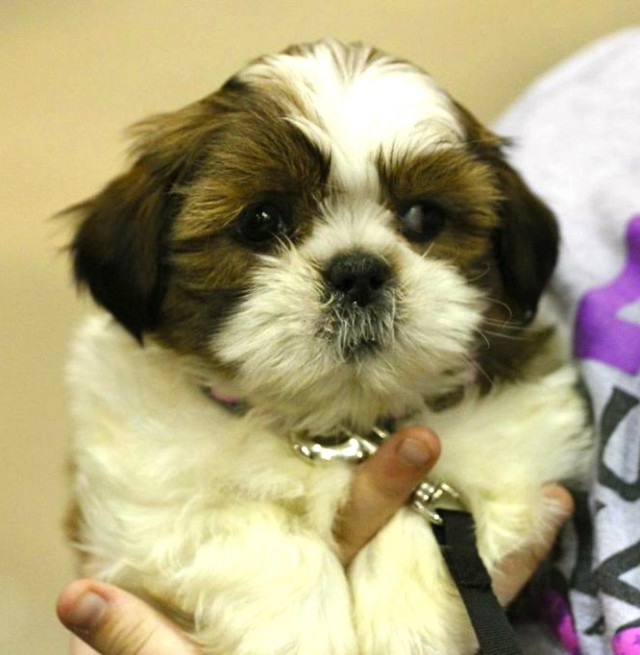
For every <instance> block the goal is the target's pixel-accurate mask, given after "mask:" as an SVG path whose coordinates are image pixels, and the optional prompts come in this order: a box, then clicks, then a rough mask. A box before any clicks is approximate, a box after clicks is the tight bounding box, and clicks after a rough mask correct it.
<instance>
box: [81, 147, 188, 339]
mask: <svg viewBox="0 0 640 655" xmlns="http://www.w3.org/2000/svg"><path fill="white" fill-rule="evenodd" d="M176 205H177V203H176V202H175V199H174V197H172V196H171V189H170V184H168V183H167V182H166V181H163V180H161V179H159V178H158V176H157V175H156V174H154V173H153V172H152V171H151V170H150V168H149V166H148V165H147V163H146V162H145V161H144V160H140V161H139V162H137V163H136V164H135V165H134V166H133V167H132V168H131V170H130V171H129V172H128V173H125V174H124V175H122V176H120V177H118V178H116V179H115V180H114V181H113V182H111V183H110V184H109V185H108V186H107V187H106V188H105V189H104V191H102V193H100V194H99V195H97V196H96V197H95V198H92V199H90V200H88V201H87V202H85V203H83V204H81V205H78V206H77V207H74V208H73V210H72V211H74V212H75V213H80V215H81V216H82V222H81V224H80V227H79V229H78V231H77V233H76V235H75V238H74V240H73V242H72V245H71V251H72V255H73V267H74V273H75V277H76V280H77V281H78V283H80V284H81V285H86V286H87V287H88V288H89V290H90V291H91V294H92V295H93V297H94V299H95V300H96V301H97V302H98V303H99V304H101V305H103V306H104V307H105V308H106V309H108V310H109V311H110V312H111V313H112V314H113V315H114V316H115V318H116V319H118V321H120V323H122V325H124V327H126V328H127V330H129V332H131V333H132V334H133V335H134V336H135V337H136V338H137V339H139V340H141V339H142V335H143V333H144V332H145V331H147V330H150V329H152V328H153V327H154V325H155V323H156V321H157V318H158V313H159V308H160V303H161V300H162V295H163V294H162V291H163V289H162V287H163V284H162V278H163V275H162V273H163V271H162V268H163V261H162V254H161V253H162V242H163V236H164V234H165V232H166V230H167V229H168V225H169V222H170V220H171V218H172V217H173V215H174V213H175V210H176Z"/></svg>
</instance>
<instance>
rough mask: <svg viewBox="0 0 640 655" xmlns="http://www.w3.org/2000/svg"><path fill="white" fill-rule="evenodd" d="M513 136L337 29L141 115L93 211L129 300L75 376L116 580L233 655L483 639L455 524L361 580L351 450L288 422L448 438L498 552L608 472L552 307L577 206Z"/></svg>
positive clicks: (452, 477)
mask: <svg viewBox="0 0 640 655" xmlns="http://www.w3.org/2000/svg"><path fill="white" fill-rule="evenodd" d="M504 145H505V144H504V141H503V140H501V139H500V138H498V137H497V136H495V135H494V134H492V133H491V132H490V131H489V130H487V129H486V128H484V127H482V126H481V125H480V124H479V123H478V121H477V120H476V119H475V118H474V117H473V116H472V115H471V114H470V113H469V112H468V111H466V110H465V109H463V108H462V107H461V106H460V105H459V104H457V103H456V102H455V101H454V100H452V99H451V97H450V96H449V95H447V93H446V92H445V91H443V90H442V89H441V88H440V87H439V86H438V85H437V84H436V83H435V82H434V80H433V79H432V78H431V77H430V76H429V75H427V74H426V73H424V72H423V71H422V70H420V69H419V68H416V67H415V66H413V65H411V64H409V63H407V62H405V61H402V60H400V59H396V58H393V57H390V56H387V55H385V54H383V53H382V52H380V51H378V50H376V49H374V48H371V47H367V46H364V45H359V44H358V45H343V44H340V43H337V42H335V41H322V42H319V43H315V44H311V45H302V46H295V47H291V48H289V49H288V50H286V51H284V52H283V53H281V54H278V55H275V56H268V57H264V58H262V59H258V60H257V61H255V62H253V63H252V64H250V65H249V66H248V67H247V68H245V69H244V70H242V71H241V72H240V73H238V74H237V75H235V76H234V77H232V78H231V79H230V80H229V81H228V82H227V83H226V84H224V86H223V87H222V88H221V89H220V90H218V91H216V92H215V93H213V94H212V95H210V96H208V97H206V98H204V99H203V100H201V101H199V102H196V103H195V104H192V105H189V106H187V107H185V108H184V109H181V110H179V111H176V112H173V113H170V114H165V115H161V116H158V117H155V118H152V119H150V120H148V121H146V122H144V123H142V124H141V125H139V126H138V127H137V128H136V139H135V145H134V147H133V163H132V165H131V167H130V169H129V170H128V171H127V172H125V173H124V174H123V175H122V176H120V177H118V178H117V179H115V180H114V181H113V182H111V183H110V184H109V185H108V186H107V187H106V188H105V189H104V190H103V191H102V192H101V193H99V194H98V195H97V196H95V197H94V198H92V199H90V200H89V201H87V202H85V203H83V204H81V205H79V206H77V207H75V208H74V209H73V213H74V214H75V216H76V218H77V226H76V232H75V236H74V238H73V242H72V246H71V252H72V257H73V266H74V271H75V277H76V279H77V280H78V282H79V283H80V285H82V286H86V287H88V289H89V290H90V292H91V294H92V295H93V297H94V299H95V300H96V301H97V303H98V304H99V305H100V306H102V308H104V309H105V310H106V311H103V312H102V313H101V314H99V315H98V316H96V317H93V318H91V319H90V320H89V321H88V322H87V323H86V325H84V327H83V328H82V329H81V331H80V332H79V334H78V336H77V339H76V340H75V343H74V348H73V356H72V360H71V364H70V384H71V390H72V397H73V417H74V420H75V424H76V428H77V432H76V438H75V442H74V446H73V471H74V474H73V476H74V479H73V493H74V499H75V501H74V502H75V508H74V511H73V513H72V517H71V520H70V529H71V534H72V538H73V542H74V544H75V546H76V547H77V549H78V550H79V552H80V553H81V555H82V557H83V561H84V567H85V569H86V571H87V572H88V573H90V574H92V575H94V576H97V577H100V578H102V579H105V580H109V581H111V582H114V583H116V584H119V585H122V586H124V587H126V588H128V589H130V590H132V591H134V592H135V593H137V594H139V595H140V596H142V597H143V598H146V599H147V600H149V601H150V602H152V603H154V604H155V605H156V606H158V607H160V608H161V609H162V610H163V611H164V612H165V613H166V614H167V615H169V616H171V617H172V618H174V619H177V620H179V621H180V622H181V624H182V625H183V626H184V627H185V628H186V629H187V630H189V631H190V632H191V633H192V634H193V635H194V636H195V637H196V638H197V640H198V641H199V642H200V643H201V644H202V647H203V650H204V652H206V653H220V654H223V653H224V654H225V655H229V654H233V655H262V654H264V655H267V654H268V655H275V654H278V655H293V654H295V655H351V654H354V655H355V654H362V655H427V654H431V655H443V654H444V653H447V654H449V653H472V652H474V650H475V648H476V647H477V643H476V641H475V638H474V635H473V632H472V630H471V628H470V625H469V622H468V619H467V618H466V614H465V611H464V609H463V606H462V604H461V601H460V599H459V596H458V594H457V592H456V590H455V587H454V586H453V583H452V582H451V580H450V578H449V576H448V573H447V571H446V568H445V565H444V563H443V560H442V557H441V555H440V552H439V548H438V545H437V543H436V541H435V539H434V536H433V532H432V530H431V527H430V525H429V524H428V523H427V522H426V521H425V520H424V519H423V518H421V517H420V516H418V515H417V514H416V513H414V512H412V511H411V510H410V509H409V508H407V509H403V510H401V511H399V512H398V513H397V515H396V516H395V517H394V518H393V520H391V522H390V523H389V524H388V525H387V526H386V527H385V528H384V529H383V530H382V531H381V532H380V533H379V534H378V535H377V536H376V537H375V538H374V539H373V540H372V541H371V542H370V543H369V544H368V545H367V546H366V547H365V548H364V549H363V550H362V551H361V552H360V553H359V555H358V556H357V557H356V559H355V561H354V562H353V563H352V565H351V566H350V567H349V569H348V570H347V571H345V570H344V568H343V566H342V565H341V564H340V562H339V559H338V557H337V555H336V544H335V543H334V540H333V537H332V525H333V523H334V520H335V518H336V514H337V513H339V512H340V508H341V507H342V506H343V504H344V503H345V500H346V498H347V496H348V492H349V482H350V478H351V475H352V472H353V467H352V466H350V465H349V464H347V463H342V462H335V463H332V464H328V465H324V466H315V467H314V466H310V465H309V464H308V463H307V462H304V461H301V460H300V459H299V458H297V457H296V455H295V454H294V452H293V450H292V448H291V445H290V437H291V435H292V434H304V435H307V436H311V437H313V436H314V435H334V434H337V433H339V432H340V431H341V430H343V429H344V428H347V429H349V430H353V431H356V432H363V433H366V432H367V431H369V430H371V428H372V426H374V425H376V424H378V423H379V422H380V421H389V420H393V422H394V424H395V426H398V427H399V426H401V425H403V424H413V423H423V424H425V425H429V426H431V427H433V428H434V429H435V430H436V431H437V432H438V433H439V434H440V436H441V438H442V442H443V454H442V457H441V459H440V461H439V463H438V465H437V466H436V468H435V469H434V471H433V475H432V479H433V480H434V481H436V482H437V481H446V482H448V483H450V484H451V485H453V486H454V487H456V488H457V489H458V490H459V491H460V493H461V494H462V498H463V501H464V504H465V505H466V507H467V508H468V509H469V510H470V511H471V512H472V513H473V515H474V518H475V521H476V526H477V543H478V547H479V550H480V553H481V555H482V558H483V560H484V562H485V564H486V565H487V567H488V569H489V570H490V571H491V572H493V571H495V569H496V566H497V564H498V562H500V560H501V559H502V558H504V557H505V556H506V555H508V554H509V553H512V552H514V551H517V550H518V548H520V547H521V546H522V545H523V544H525V543H530V542H532V541H535V540H536V539H537V538H540V535H541V534H542V532H543V531H544V529H545V526H546V525H547V524H548V523H549V521H551V520H552V519H553V516H554V513H555V512H556V511H557V508H556V507H554V506H553V505H552V504H550V502H549V501H545V500H544V499H543V498H542V497H541V493H540V486H541V485H542V484H543V483H545V482H547V481H551V480H563V481H568V480H572V479H578V478H580V477H581V476H582V475H583V474H584V471H585V469H586V467H587V463H588V461H589V458H588V452H589V431H588V429H587V428H586V427H585V424H586V420H585V410H584V406H583V403H582V401H581V400H580V398H579V396H578V394H577V393H576V391H575V382H576V379H575V374H574V372H573V370H572V369H571V368H569V367H567V366H566V365H563V364H562V362H560V361H554V360H553V358H552V356H551V354H550V353H551V350H552V349H551V348H550V341H549V338H548V337H549V334H548V332H549V331H548V330H547V329H545V328H540V327H538V326H537V325H538V324H537V323H536V322H534V317H535V315H536V311H537V305H538V301H539V298H540V295H541V293H542V291H543V288H544V287H545V284H546V283H547V281H548V279H549V277H550V275H551V272H552V269H553V267H554V264H555V261H556V255H557V246H558V233H557V228H556V223H555V221H554V218H553V216H552V214H551V213H550V212H549V210H548V209H547V208H546V207H545V206H544V205H543V203H542V202H541V201H540V200H539V199H537V198H536V197H535V196H534V195H533V194H532V193H531V192H530V191H529V189H528V188H527V187H526V186H525V184H524V183H523V181H522V180H521V178H520V177H519V176H518V174H517V173H516V172H515V171H514V170H513V169H512V168H511V167H510V166H509V164H508V163H507V162H506V161H505V158H504V155H503V147H504Z"/></svg>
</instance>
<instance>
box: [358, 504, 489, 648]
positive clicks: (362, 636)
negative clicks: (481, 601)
mask: <svg viewBox="0 0 640 655" xmlns="http://www.w3.org/2000/svg"><path fill="white" fill-rule="evenodd" d="M350 581H351V588H352V594H353V599H354V612H355V623H356V631H357V634H358V644H359V646H360V653H361V655H443V653H456V655H472V654H473V653H475V652H476V650H477V641H476V639H475V636H474V634H473V631H472V629H471V625H470V623H469V619H468V617H467V614H466V611H465V609H464V606H463V604H462V601H461V600H460V597H459V595H458V592H457V590H456V588H455V586H454V584H453V582H452V580H451V578H450V576H449V573H448V571H447V568H446V565H445V563H444V560H443V559H442V556H441V554H440V548H439V546H438V544H437V542H436V540H435V538H434V535H433V532H432V531H431V528H430V527H429V526H428V525H426V524H425V522H424V520H423V519H422V518H420V517H419V516H418V515H416V514H415V513H413V512H412V511H410V510H401V511H400V512H398V514H397V515H396V516H395V517H394V519H393V520H392V521H391V522H390V523H389V524H388V525H387V526H386V527H385V528H384V529H383V530H382V531H381V532H380V533H379V534H378V535H377V537H376V538H375V539H374V540H373V541H372V542H371V543H370V544H369V545H368V546H366V547H365V549H363V551H361V553H360V554H359V555H358V557H357V558H356V560H355V561H354V562H353V564H352V566H351V571H350Z"/></svg>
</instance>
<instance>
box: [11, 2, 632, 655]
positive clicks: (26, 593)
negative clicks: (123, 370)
mask: <svg viewBox="0 0 640 655" xmlns="http://www.w3.org/2000/svg"><path fill="white" fill-rule="evenodd" d="M639 22H640V2H639V1H638V0H531V1H528V2H524V1H523V0H393V1H392V0H340V1H337V0H325V1H324V2H312V1H311V0H297V1H295V2H294V1H290V2H287V1H279V2H278V1H273V2H269V1H267V0H210V1H209V2H195V1H191V0H183V1H180V0H111V1H110V2H98V1H97V0H30V1H28V0H23V1H22V2H21V1H20V0H4V1H3V2H1V3H0V212H1V213H2V228H1V229H2V238H1V239H0V312H1V313H0V318H1V320H0V370H1V371H2V375H1V377H0V379H1V380H2V386H1V391H0V519H1V520H0V653H2V654H3V655H4V654H6V655H14V654H16V655H20V654H23V653H24V654H29V655H36V654H37V655H40V654H43V655H46V654H49V653H52V654H53V653H64V652H66V641H67V638H66V635H65V633H64V631H63V629H62V628H60V627H58V625H57V622H56V620H55V616H54V603H55V597H56V595H57V593H58V591H59V590H60V589H61V588H62V586H63V585H64V584H65V583H66V582H67V581H68V580H70V579H71V577H72V576H73V564H72V561H71V557H70V556H69V554H68V551H67V549H66V547H65V544H64V541H63V537H62V530H61V522H62V517H63V513H64V508H65V502H66V491H65V457H66V451H67V447H68V439H69V422H68V420H67V414H66V398H65V390H64V361H65V356H66V351H67V344H68V341H69V339H70V335H71V333H72V331H73V326H74V325H75V324H76V323H77V321H78V319H79V318H80V316H81V313H82V312H83V311H84V309H83V307H82V304H81V303H80V302H79V301H78V300H77V299H76V297H75V293H74V291H73V289H72V285H71V284H70V280H69V275H68V272H67V266H66V261H65V257H64V255H63V254H61V253H60V252H59V249H60V248H61V246H63V245H64V243H65V238H66V235H65V231H64V229H63V227H64V226H63V224H62V223H61V222H60V221H51V220H48V217H50V216H51V215H52V214H54V213H55V212H57V211H59V210H61V209H63V208H65V207H66V206H68V205H70V204H72V203H74V202H76V201H78V200H80V199H82V198H84V197H86V196H87V195H89V194H91V193H93V192H94V191H95V190H97V188H98V187H99V186H100V185H102V184H103V182H105V181H106V180H107V178H109V177H110V176H111V175H113V174H114V173H116V172H117V170H118V168H119V167H120V166H121V164H122V161H123V156H122V153H123V141H122V139H121V134H122V130H123V128H124V127H125V126H127V125H128V124H130V123H132V122H134V121H135V120H137V119H139V118H141V117H143V116H144V115H146V114H148V113H151V112H156V111H162V110H167V109H172V108H175V107H178V106H180V105H182V104H185V103H187V102H189V101H191V100H194V99H196V98H198V97H199V96H202V95H204V94H206V93H208V92H210V91H211V90H213V89H214V88H215V87H216V86H217V85H218V84H219V83H221V82H222V81H223V80H224V79H225V78H226V77H227V76H228V75H229V74H231V73H232V72H234V71H235V70H236V69H237V68H239V67H240V66H241V65H242V64H243V63H244V62H245V61H247V60H248V59H250V58H252V57H254V56H256V55H258V54H262V53H265V52H270V51H275V50H279V49H281V48H283V47H284V46H286V45H288V44H290V43H292V42H296V41H302V40H311V39H316V38H319V37H322V36H325V35H333V36H336V37H339V38H342V39H345V40H364V41H370V42H374V43H376V44H377V45H379V46H381V47H382V48H384V49H386V50H388V51H391V52H394V53H396V54H400V55H402V56H404V57H407V58H409V59H411V60H414V61H415V62H417V63H419V64H421V65H422V66H423V67H425V68H426V69H427V70H429V71H430V72H431V73H433V74H434V75H435V76H436V77H437V78H438V79H439V80H440V81H441V82H442V83H443V84H444V85H445V86H446V87H448V88H449V90H450V91H452V92H453V94H454V95H456V96H457V97H458V98H459V99H460V100H462V101H463V102H464V103H465V104H467V105H468V106H469V107H470V108H472V109H473V110H474V111H475V112H476V113H477V114H478V115H479V117H480V118H482V119H485V120H491V119H492V118H494V117H495V116H496V115H497V114H498V113H499V111H500V110H501V109H503V108H504V107H506V106H507V105H508V103H509V102H510V101H511V100H512V99H514V98H515V97H516V96H517V94H518V93H519V92H520V91H521V90H522V89H524V88H525V87H526V86H527V85H528V84H529V82H530V81H531V80H532V79H534V78H535V77H536V76H537V75H538V74H539V73H540V72H542V71H544V70H545V69H547V68H548V67H549V66H550V65H552V64H554V63H555V62H557V61H558V60H560V59H562V58H563V57H565V56H566V55H568V54H569V53H571V52H572V51H574V50H575V49H576V48H578V47H580V46H582V45H584V44H586V43H588V42H589V41H591V40H593V39H594V38H596V37H598V36H601V35H604V34H606V33H608V32H611V31H614V30H617V29H620V28H623V27H626V26H629V25H632V24H637V23H639ZM85 308H86V305H85Z"/></svg>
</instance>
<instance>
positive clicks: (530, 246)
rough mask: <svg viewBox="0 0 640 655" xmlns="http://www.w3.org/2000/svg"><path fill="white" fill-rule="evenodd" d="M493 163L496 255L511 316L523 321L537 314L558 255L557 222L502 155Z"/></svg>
mask: <svg viewBox="0 0 640 655" xmlns="http://www.w3.org/2000/svg"><path fill="white" fill-rule="evenodd" d="M492 163H493V166H494V170H495V171H496V175H497V179H498V183H499V186H500V191H501V194H502V199H501V201H500V205H499V208H498V214H499V217H500V225H499V227H498V228H497V230H496V232H495V235H494V247H495V256H496V260H497V262H498V266H499V269H500V274H501V277H502V283H503V288H504V293H505V302H506V303H507V305H509V308H510V309H511V311H512V313H513V318H514V319H515V320H516V321H517V322H519V323H521V324H524V325H526V324H527V323H530V322H531V321H532V320H533V318H534V317H535V315H536V312H537V309H538V301H539V300H540V296H541V295H542V292H543V290H544V288H545V287H546V285H547V283H548V282H549V278H550V277H551V274H552V272H553V269H554V268H555V265H556V261H557V259H558V245H559V233H558V226H557V223H556V219H555V217H554V215H553V214H552V213H551V211H550V210H549V209H548V207H547V206H546V205H545V204H544V203H543V202H542V201H541V200H540V199H539V198H538V197H537V196H536V195H535V194H534V193H532V191H531V190H530V189H529V188H528V187H527V185H526V184H525V183H524V182H523V180H522V178H521V177H520V175H518V173H516V172H515V171H514V170H513V169H512V168H511V167H510V166H509V165H508V164H507V163H506V162H505V161H504V159H502V155H500V159H499V160H494V162H492Z"/></svg>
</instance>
